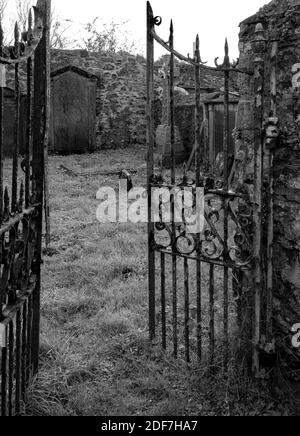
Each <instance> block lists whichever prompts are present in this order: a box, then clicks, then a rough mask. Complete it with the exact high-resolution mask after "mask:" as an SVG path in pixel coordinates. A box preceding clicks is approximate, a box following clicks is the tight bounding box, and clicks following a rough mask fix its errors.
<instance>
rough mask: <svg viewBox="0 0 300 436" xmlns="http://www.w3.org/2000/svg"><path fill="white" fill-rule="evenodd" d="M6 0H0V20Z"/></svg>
mask: <svg viewBox="0 0 300 436" xmlns="http://www.w3.org/2000/svg"><path fill="white" fill-rule="evenodd" d="M7 2H8V0H0V20H1V22H2V21H3V15H4V12H5V10H6V7H7Z"/></svg>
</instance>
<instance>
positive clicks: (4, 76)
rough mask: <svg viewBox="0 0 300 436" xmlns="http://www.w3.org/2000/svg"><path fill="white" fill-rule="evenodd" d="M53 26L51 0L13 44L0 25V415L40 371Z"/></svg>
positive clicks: (16, 403) (19, 400) (41, 4)
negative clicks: (12, 115)
mask: <svg viewBox="0 0 300 436" xmlns="http://www.w3.org/2000/svg"><path fill="white" fill-rule="evenodd" d="M49 23H50V1H49V0H38V2H37V5H36V7H35V8H34V15H33V10H32V9H31V10H30V12H29V17H28V29H27V30H24V32H23V33H22V35H20V32H19V27H18V24H16V26H15V29H14V45H13V46H10V47H6V46H4V33H3V29H2V23H0V24H1V26H0V69H1V71H0V73H1V84H0V241H1V242H0V259H1V266H0V268H1V269H0V271H1V282H0V358H1V362H0V371H1V378H0V399H1V409H0V416H15V415H19V414H20V413H22V405H23V402H24V399H25V394H26V389H27V387H28V383H29V381H30V379H31V378H32V376H33V375H34V374H35V373H36V371H37V369H38V355H39V330H40V329H39V323H40V286H41V256H42V250H41V248H42V216H43V189H44V186H43V185H44V154H45V150H46V149H47V136H48V133H47V131H48V122H49V121H48V119H49V101H48V98H49ZM25 77H26V88H27V134H26V150H25V155H24V156H22V157H21V156H20V153H19V138H20V136H19V131H20V129H21V128H22V126H21V123H20V91H21V85H24V78H25ZM21 80H22V83H21ZM6 81H10V86H12V87H13V88H14V92H15V99H16V120H15V126H16V127H15V141H14V149H13V158H12V160H11V159H4V155H3V150H4V147H5V144H4V142H3V139H4V138H3V130H4V127H5V126H4V122H3V105H4V102H3V95H4V87H5V86H6V83H5V82H6Z"/></svg>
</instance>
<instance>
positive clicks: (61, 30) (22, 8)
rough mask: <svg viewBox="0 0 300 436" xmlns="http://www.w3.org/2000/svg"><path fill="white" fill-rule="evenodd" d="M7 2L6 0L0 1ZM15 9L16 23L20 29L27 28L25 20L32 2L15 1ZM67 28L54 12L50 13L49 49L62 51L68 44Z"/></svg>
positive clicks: (25, 0)
mask: <svg viewBox="0 0 300 436" xmlns="http://www.w3.org/2000/svg"><path fill="white" fill-rule="evenodd" d="M0 1H7V0H0ZM16 7H17V21H18V23H19V25H20V27H21V28H22V29H24V28H26V27H27V20H28V14H29V10H30V8H31V7H32V0H16ZM68 29H69V26H68V25H66V24H64V22H63V21H62V20H61V19H60V18H59V17H58V16H57V15H56V13H55V10H54V9H53V10H52V11H51V34H50V45H51V48H59V49H63V48H65V47H66V46H67V45H68V44H69V40H68V38H67V37H66V32H67V31H68Z"/></svg>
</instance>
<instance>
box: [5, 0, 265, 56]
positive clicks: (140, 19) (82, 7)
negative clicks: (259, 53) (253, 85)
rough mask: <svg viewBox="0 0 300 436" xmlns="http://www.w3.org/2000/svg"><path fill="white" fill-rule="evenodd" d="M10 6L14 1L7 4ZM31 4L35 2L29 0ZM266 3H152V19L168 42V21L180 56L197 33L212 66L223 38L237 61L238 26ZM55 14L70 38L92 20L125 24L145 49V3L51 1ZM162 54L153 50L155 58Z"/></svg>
mask: <svg viewBox="0 0 300 436" xmlns="http://www.w3.org/2000/svg"><path fill="white" fill-rule="evenodd" d="M9 2H10V3H13V2H14V0H9ZM33 3H35V0H33ZM266 3H268V0H185V1H182V0H181V1H178V0H173V1H172V0H152V1H151V4H152V8H153V11H154V15H160V16H161V17H162V18H163V24H162V25H161V26H160V27H158V28H157V29H156V30H157V33H158V34H159V35H160V36H161V37H162V38H163V39H164V40H168V28H169V24H170V19H171V18H172V19H173V22H174V29H175V48H176V49H177V50H178V51H180V52H181V53H182V54H184V55H187V53H192V49H193V41H194V40H195V37H196V34H197V33H199V36H200V43H201V55H202V59H203V61H208V63H209V64H212V63H213V60H214V58H215V57H216V56H220V57H222V56H223V53H224V51H223V47H224V40H225V37H228V40H229V44H230V51H231V57H232V58H237V57H238V32H239V28H238V25H239V23H240V22H241V21H243V20H244V19H246V18H248V17H249V16H251V15H253V14H254V13H256V12H257V11H258V10H259V8H261V7H262V6H263V5H264V4H266ZM52 5H53V7H54V9H55V12H56V14H57V15H58V16H59V17H60V18H61V19H64V20H71V21H72V22H73V24H72V25H71V27H70V30H69V32H70V35H74V36H75V38H76V37H77V38H78V37H79V34H80V32H82V29H83V27H82V26H80V24H85V23H87V22H89V21H92V20H93V19H94V18H95V17H99V18H101V20H102V22H103V23H109V22H111V20H113V21H114V22H117V23H120V22H124V21H127V20H128V24H127V25H126V29H127V31H128V33H129V34H130V35H131V36H132V38H133V39H134V40H135V41H136V43H137V45H138V46H139V47H141V48H142V50H143V51H144V49H145V27H146V24H145V23H146V0H82V1H77V0H76V1H74V0H52ZM163 53H164V51H163V50H160V48H159V47H158V46H156V52H155V57H158V56H160V55H161V54H163Z"/></svg>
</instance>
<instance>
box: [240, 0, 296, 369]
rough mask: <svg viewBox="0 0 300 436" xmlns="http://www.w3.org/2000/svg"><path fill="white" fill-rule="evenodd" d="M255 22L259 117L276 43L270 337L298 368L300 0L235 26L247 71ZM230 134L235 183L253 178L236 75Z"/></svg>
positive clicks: (248, 94) (244, 93)
mask: <svg viewBox="0 0 300 436" xmlns="http://www.w3.org/2000/svg"><path fill="white" fill-rule="evenodd" d="M259 22H261V23H262V24H263V25H264V28H265V30H266V33H265V35H266V38H267V41H268V49H267V53H266V59H265V62H266V63H265V102H266V103H265V118H267V117H268V116H269V111H270V66H271V46H272V43H271V42H272V39H274V38H276V39H278V59H277V116H278V118H279V129H280V138H279V143H278V145H277V148H276V150H275V161H274V176H275V186H274V188H275V199H274V203H275V204H274V207H275V210H274V213H275V217H274V225H275V235H274V237H275V241H274V247H273V248H274V289H273V292H274V312H273V313H274V317H273V319H274V334H275V336H276V339H277V344H278V349H279V350H280V356H281V357H282V358H283V359H287V360H288V361H289V363H290V365H291V367H293V366H294V367H296V366H297V365H298V367H299V365H300V363H299V362H300V360H299V359H300V348H297V347H295V343H294V345H292V337H293V333H292V327H293V326H294V325H295V324H297V323H298V324H300V0H273V1H272V2H271V3H269V4H268V5H266V6H265V7H264V8H262V9H261V10H260V11H259V12H258V13H257V14H256V15H254V16H252V17H250V18H248V19H247V20H245V21H244V22H242V23H241V31H240V65H239V67H240V68H245V69H249V70H251V69H253V61H254V53H253V50H252V41H253V40H254V38H255V34H254V33H255V28H256V25H257V23H259ZM239 84H240V96H241V99H240V103H239V109H238V117H237V130H236V158H237V160H236V167H237V172H236V182H237V183H244V182H245V181H246V182H247V180H248V182H249V185H251V178H253V165H252V163H253V155H254V148H253V146H254V143H253V128H254V116H253V114H254V98H255V96H254V88H253V78H251V77H249V76H244V75H241V77H240V79H239Z"/></svg>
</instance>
